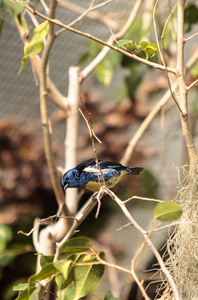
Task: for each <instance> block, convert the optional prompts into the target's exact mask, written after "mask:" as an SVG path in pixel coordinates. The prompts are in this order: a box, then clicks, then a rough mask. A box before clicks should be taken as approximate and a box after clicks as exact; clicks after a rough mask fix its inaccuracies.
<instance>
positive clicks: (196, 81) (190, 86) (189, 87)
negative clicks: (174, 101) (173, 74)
mask: <svg viewBox="0 0 198 300" xmlns="http://www.w3.org/2000/svg"><path fill="white" fill-rule="evenodd" d="M196 83H198V79H196V80H195V81H194V82H193V83H191V84H190V85H189V86H187V90H188V91H189V90H190V89H191V88H192V87H193V86H194V85H195V84H196Z"/></svg>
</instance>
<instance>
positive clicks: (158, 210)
mask: <svg viewBox="0 0 198 300" xmlns="http://www.w3.org/2000/svg"><path fill="white" fill-rule="evenodd" d="M181 215H182V208H181V207H180V206H179V204H177V203H175V202H172V201H164V202H161V203H159V204H158V205H156V207H155V210H154V216H155V219H158V220H160V221H164V222H170V221H175V220H177V219H179V218H180V217H181Z"/></svg>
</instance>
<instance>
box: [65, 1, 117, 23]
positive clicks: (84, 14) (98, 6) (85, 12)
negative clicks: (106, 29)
mask: <svg viewBox="0 0 198 300" xmlns="http://www.w3.org/2000/svg"><path fill="white" fill-rule="evenodd" d="M112 1H114V0H106V1H104V2H102V3H99V4H97V5H94V6H93V3H91V4H90V6H89V8H88V9H87V10H85V11H84V12H83V13H82V14H81V15H80V16H79V17H78V18H76V19H75V20H73V21H72V22H70V23H69V24H68V26H73V25H74V24H76V23H77V22H79V21H81V20H82V19H83V18H84V17H85V16H86V15H87V14H88V13H89V12H91V11H93V10H95V9H97V8H100V7H102V6H104V5H106V4H108V3H110V2H112Z"/></svg>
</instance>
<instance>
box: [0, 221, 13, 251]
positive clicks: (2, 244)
mask: <svg viewBox="0 0 198 300" xmlns="http://www.w3.org/2000/svg"><path fill="white" fill-rule="evenodd" d="M11 240H12V230H11V229H10V227H9V226H7V225H5V224H0V252H2V251H4V250H5V248H6V245H7V243H8V242H9V241H11Z"/></svg>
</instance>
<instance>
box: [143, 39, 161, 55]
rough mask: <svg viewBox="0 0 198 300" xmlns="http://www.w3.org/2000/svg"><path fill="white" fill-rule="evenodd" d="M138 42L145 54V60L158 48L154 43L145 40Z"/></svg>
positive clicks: (154, 53)
mask: <svg viewBox="0 0 198 300" xmlns="http://www.w3.org/2000/svg"><path fill="white" fill-rule="evenodd" d="M140 44H141V46H142V50H143V51H144V53H145V54H146V59H147V60H148V59H149V58H151V57H153V56H155V55H156V53H157V49H158V47H157V45H156V44H153V43H149V42H145V41H142V42H141V43H140Z"/></svg>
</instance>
